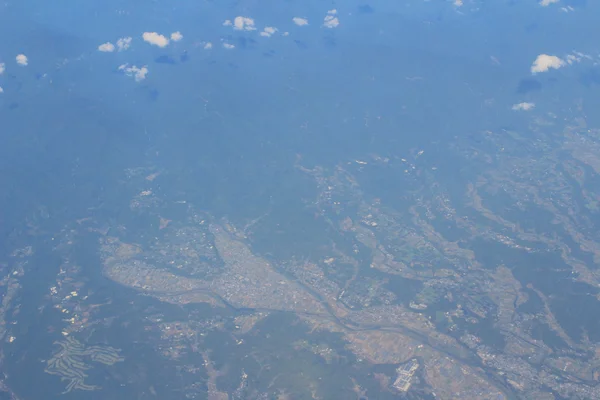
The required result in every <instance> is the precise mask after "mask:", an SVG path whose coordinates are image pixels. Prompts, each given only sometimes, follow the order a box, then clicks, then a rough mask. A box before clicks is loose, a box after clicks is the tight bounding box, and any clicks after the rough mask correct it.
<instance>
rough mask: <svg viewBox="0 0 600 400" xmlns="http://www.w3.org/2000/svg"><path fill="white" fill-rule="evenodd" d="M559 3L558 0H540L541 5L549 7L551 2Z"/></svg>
mask: <svg viewBox="0 0 600 400" xmlns="http://www.w3.org/2000/svg"><path fill="white" fill-rule="evenodd" d="M554 3H558V0H540V6H542V7H547V6H549V5H550V4H554Z"/></svg>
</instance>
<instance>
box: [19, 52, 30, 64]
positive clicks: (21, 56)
mask: <svg viewBox="0 0 600 400" xmlns="http://www.w3.org/2000/svg"><path fill="white" fill-rule="evenodd" d="M16 60H17V64H19V65H22V66H26V65H27V64H29V59H28V58H27V56H26V55H25V54H19V55H18V56H17V57H16Z"/></svg>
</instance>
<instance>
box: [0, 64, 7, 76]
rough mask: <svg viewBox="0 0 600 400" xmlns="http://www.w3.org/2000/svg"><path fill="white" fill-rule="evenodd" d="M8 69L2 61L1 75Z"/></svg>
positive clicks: (0, 66) (0, 65)
mask: <svg viewBox="0 0 600 400" xmlns="http://www.w3.org/2000/svg"><path fill="white" fill-rule="evenodd" d="M4 71H6V65H5V64H4V63H0V75H2V74H3V73H4Z"/></svg>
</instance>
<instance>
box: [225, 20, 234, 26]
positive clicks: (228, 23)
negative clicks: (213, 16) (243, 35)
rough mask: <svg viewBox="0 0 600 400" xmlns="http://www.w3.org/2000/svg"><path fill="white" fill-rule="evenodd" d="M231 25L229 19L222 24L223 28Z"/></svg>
mask: <svg viewBox="0 0 600 400" xmlns="http://www.w3.org/2000/svg"><path fill="white" fill-rule="evenodd" d="M232 25H233V23H232V22H231V20H230V19H226V20H225V21H224V22H223V26H232Z"/></svg>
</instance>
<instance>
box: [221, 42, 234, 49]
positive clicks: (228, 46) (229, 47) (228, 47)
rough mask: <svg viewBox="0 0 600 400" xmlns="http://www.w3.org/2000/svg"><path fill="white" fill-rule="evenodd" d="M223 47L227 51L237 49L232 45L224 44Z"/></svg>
mask: <svg viewBox="0 0 600 400" xmlns="http://www.w3.org/2000/svg"><path fill="white" fill-rule="evenodd" d="M223 47H225V48H226V49H227V50H231V49H235V46H234V45H233V44H230V43H223Z"/></svg>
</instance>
